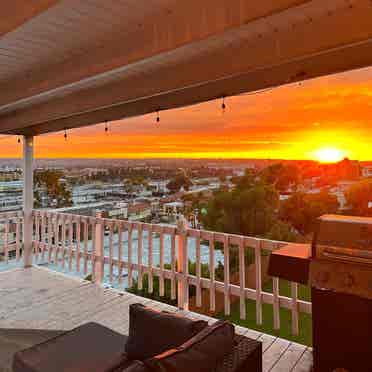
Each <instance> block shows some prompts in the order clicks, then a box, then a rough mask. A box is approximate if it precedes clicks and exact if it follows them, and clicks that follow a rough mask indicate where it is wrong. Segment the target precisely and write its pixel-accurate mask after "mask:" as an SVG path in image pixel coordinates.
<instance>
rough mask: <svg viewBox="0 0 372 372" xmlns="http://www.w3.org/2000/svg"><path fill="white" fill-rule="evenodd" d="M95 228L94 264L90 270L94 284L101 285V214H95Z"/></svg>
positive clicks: (102, 240)
mask: <svg viewBox="0 0 372 372" xmlns="http://www.w3.org/2000/svg"><path fill="white" fill-rule="evenodd" d="M96 218H97V219H98V220H96V225H95V226H96V227H95V231H94V233H95V240H94V241H95V246H94V247H93V249H92V254H93V255H94V264H93V267H92V270H94V275H93V278H94V282H95V283H96V284H101V283H102V279H103V271H104V221H103V219H102V218H103V215H102V213H101V212H97V214H96Z"/></svg>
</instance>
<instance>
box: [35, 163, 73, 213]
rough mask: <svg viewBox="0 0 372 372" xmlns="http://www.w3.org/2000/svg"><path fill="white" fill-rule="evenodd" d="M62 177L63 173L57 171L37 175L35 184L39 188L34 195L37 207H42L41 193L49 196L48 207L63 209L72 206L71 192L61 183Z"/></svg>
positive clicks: (40, 172)
mask: <svg viewBox="0 0 372 372" xmlns="http://www.w3.org/2000/svg"><path fill="white" fill-rule="evenodd" d="M62 176H63V173H62V172H60V171H56V170H43V171H39V172H36V173H35V184H36V186H37V187H38V189H36V190H35V193H34V198H35V201H36V206H38V207H40V206H42V203H41V193H42V192H41V191H45V192H46V194H47V200H48V202H47V205H46V206H47V207H50V206H55V207H57V208H63V207H69V206H71V205H72V198H71V191H70V190H69V189H68V188H67V187H66V184H65V183H64V182H62V181H61V178H62Z"/></svg>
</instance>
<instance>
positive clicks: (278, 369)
mask: <svg viewBox="0 0 372 372" xmlns="http://www.w3.org/2000/svg"><path fill="white" fill-rule="evenodd" d="M306 349H307V348H306V346H304V345H300V344H297V343H295V342H292V343H291V344H290V346H289V347H288V349H287V350H286V351H285V352H284V353H283V354H282V356H281V357H280V359H279V360H278V361H277V363H276V364H275V365H274V366H273V368H272V370H271V371H272V372H286V371H291V370H292V369H293V367H294V366H295V365H296V364H297V363H298V362H299V360H300V359H301V357H302V355H303V353H304V352H305V351H306Z"/></svg>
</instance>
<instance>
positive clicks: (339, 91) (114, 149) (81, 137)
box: [0, 68, 372, 160]
mask: <svg viewBox="0 0 372 372" xmlns="http://www.w3.org/2000/svg"><path fill="white" fill-rule="evenodd" d="M226 104H227V109H226V112H225V114H222V111H221V101H213V102H208V103H203V104H200V105H196V106H193V107H187V108H183V109H178V110H171V111H166V112H161V115H160V116H161V121H160V123H159V124H157V123H156V121H155V114H152V115H146V116H143V117H138V118H134V119H127V120H121V121H116V122H113V123H111V124H110V131H109V134H108V135H105V133H104V126H103V125H102V124H101V125H97V126H94V127H88V128H81V129H76V130H72V131H70V132H69V134H68V141H67V142H65V141H64V138H63V133H58V134H52V135H44V136H41V137H38V138H37V139H36V142H35V150H36V156H37V157H49V158H53V157H58V158H61V157H75V158H77V157H85V158H90V157H103V158H127V157H131V158H149V157H156V158H158V157H194V158H237V157H238V158H282V159H314V158H316V157H317V155H316V154H317V153H319V151H318V150H319V149H323V148H334V149H338V150H339V151H340V153H341V154H342V155H345V156H348V157H350V158H352V159H359V160H372V155H371V150H370V137H371V130H372V68H370V69H364V70H359V71H354V72H348V73H345V74H338V75H334V76H328V77H323V78H319V79H314V80H311V81H307V82H304V83H303V84H301V85H298V84H296V85H291V86H284V87H280V88H277V89H274V90H272V91H269V92H265V93H261V94H258V95H248V96H241V97H234V98H228V99H227V100H226ZM20 155H21V146H20V145H18V144H17V140H16V138H12V137H11V138H9V139H4V138H0V156H1V157H18V156H20Z"/></svg>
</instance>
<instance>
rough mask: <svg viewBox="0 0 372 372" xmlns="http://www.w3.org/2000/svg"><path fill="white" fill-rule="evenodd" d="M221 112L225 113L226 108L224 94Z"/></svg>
mask: <svg viewBox="0 0 372 372" xmlns="http://www.w3.org/2000/svg"><path fill="white" fill-rule="evenodd" d="M221 107H222V113H223V114H224V113H225V110H226V104H225V96H223V97H222V105H221Z"/></svg>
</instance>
